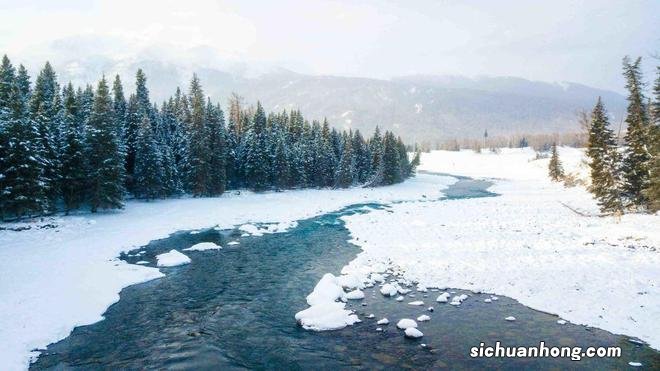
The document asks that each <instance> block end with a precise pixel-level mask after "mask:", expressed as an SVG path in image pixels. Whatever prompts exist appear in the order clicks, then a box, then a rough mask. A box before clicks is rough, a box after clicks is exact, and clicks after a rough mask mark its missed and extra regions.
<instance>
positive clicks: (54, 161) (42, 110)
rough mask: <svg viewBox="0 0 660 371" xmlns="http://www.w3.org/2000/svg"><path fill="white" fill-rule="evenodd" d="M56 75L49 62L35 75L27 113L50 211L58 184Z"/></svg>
mask: <svg viewBox="0 0 660 371" xmlns="http://www.w3.org/2000/svg"><path fill="white" fill-rule="evenodd" d="M59 90H60V88H59V85H58V84H57V76H56V75H55V71H54V70H53V68H52V66H51V65H50V63H48V62H46V65H45V66H44V68H43V69H42V70H41V72H40V73H39V75H38V76H37V80H36V83H35V85H34V91H33V93H32V97H31V101H30V114H31V118H32V120H33V121H34V122H35V123H36V125H37V129H38V131H39V138H40V140H41V147H42V148H43V153H42V156H41V157H42V160H43V162H44V164H43V178H42V180H43V182H44V187H45V193H46V196H47V198H48V201H49V202H48V206H47V208H48V209H53V208H54V204H55V201H56V200H57V196H58V194H59V187H58V186H59V184H60V175H61V174H60V161H59V159H60V157H59V156H60V148H59V143H60V138H61V135H60V128H61V127H62V123H61V122H60V121H59V119H61V117H62V116H61V114H60V110H61V108H62V107H61V104H60V99H59Z"/></svg>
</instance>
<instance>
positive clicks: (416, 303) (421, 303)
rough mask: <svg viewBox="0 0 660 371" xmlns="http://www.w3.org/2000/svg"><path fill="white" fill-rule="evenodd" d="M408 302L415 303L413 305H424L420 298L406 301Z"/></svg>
mask: <svg viewBox="0 0 660 371" xmlns="http://www.w3.org/2000/svg"><path fill="white" fill-rule="evenodd" d="M408 304H410V305H415V306H420V305H424V302H423V301H421V300H417V301H411V302H410V303H408Z"/></svg>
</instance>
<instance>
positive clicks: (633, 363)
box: [628, 362, 642, 367]
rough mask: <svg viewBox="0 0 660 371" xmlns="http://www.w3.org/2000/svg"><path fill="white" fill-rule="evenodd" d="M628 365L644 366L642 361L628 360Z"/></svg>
mask: <svg viewBox="0 0 660 371" xmlns="http://www.w3.org/2000/svg"><path fill="white" fill-rule="evenodd" d="M628 365H629V366H632V367H642V362H628Z"/></svg>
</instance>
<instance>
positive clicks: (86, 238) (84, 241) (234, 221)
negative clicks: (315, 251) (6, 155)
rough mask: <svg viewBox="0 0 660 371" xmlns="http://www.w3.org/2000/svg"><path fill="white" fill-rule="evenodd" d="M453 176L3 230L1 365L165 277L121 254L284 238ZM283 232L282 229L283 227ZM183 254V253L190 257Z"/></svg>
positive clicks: (157, 207) (234, 198) (429, 193)
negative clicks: (221, 235) (294, 229)
mask: <svg viewBox="0 0 660 371" xmlns="http://www.w3.org/2000/svg"><path fill="white" fill-rule="evenodd" d="M454 181H455V179H454V178H450V177H437V176H431V175H421V176H418V177H416V178H415V179H411V180H409V181H406V182H405V183H402V184H397V185H394V186H390V187H381V188H374V189H362V188H355V189H348V190H301V191H289V192H279V193H262V194H254V193H251V192H242V193H241V194H240V195H239V194H235V193H234V194H225V195H224V196H223V197H220V198H197V199H181V200H164V201H157V202H149V203H145V202H129V203H128V204H127V205H126V209H125V210H123V211H118V212H109V213H102V214H97V215H91V214H90V215H85V216H69V217H59V218H48V220H46V221H45V222H41V223H36V224H39V225H44V224H51V225H53V226H54V228H43V229H39V228H36V226H35V224H31V223H20V224H19V225H7V224H4V225H2V226H3V227H10V226H11V227H19V228H20V227H28V226H31V227H32V229H31V230H28V231H21V232H14V231H9V230H2V231H0V364H2V369H3V370H10V371H11V370H19V369H24V368H26V367H27V366H28V362H29V359H30V358H31V357H33V356H35V355H36V354H37V353H36V352H32V350H33V349H41V348H44V347H46V345H48V344H49V343H52V342H55V341H58V340H60V339H62V338H64V337H66V336H67V335H68V334H69V333H70V332H71V330H72V329H73V328H74V327H75V326H79V325H85V324H90V323H94V322H97V321H99V320H101V319H103V317H102V313H103V312H104V311H105V309H106V308H107V307H108V306H109V305H111V304H112V303H114V302H116V301H117V300H118V299H119V295H118V294H119V292H120V291H121V289H122V288H124V287H126V286H129V285H131V284H135V283H139V282H144V281H147V280H150V279H154V278H158V277H161V276H162V273H161V272H160V271H159V270H158V269H155V268H149V267H143V266H140V265H131V264H126V263H125V262H123V261H121V260H119V259H117V257H118V255H119V254H120V252H122V251H126V250H130V249H132V248H135V247H139V246H143V245H146V244H147V243H148V242H149V241H152V240H154V239H159V238H164V237H167V236H168V235H169V234H170V233H173V232H176V231H180V230H193V229H201V228H210V227H214V226H218V227H219V228H223V229H225V228H232V227H234V226H239V225H242V224H245V223H274V224H271V225H270V227H269V228H268V229H267V230H264V229H259V230H257V229H256V228H250V227H249V226H244V227H243V228H242V229H245V230H253V231H252V232H255V233H254V234H260V233H266V232H278V231H283V230H285V229H286V228H289V227H291V226H295V221H296V220H300V219H305V218H310V217H313V216H316V215H321V214H324V213H327V212H331V211H335V210H339V209H341V208H342V207H344V206H348V205H351V204H355V203H363V202H384V203H387V202H391V201H396V200H416V199H419V198H421V197H423V196H426V197H439V196H441V189H442V188H444V187H446V186H447V185H448V184H451V183H452V182H454ZM280 227H282V228H280ZM184 253H185V252H184Z"/></svg>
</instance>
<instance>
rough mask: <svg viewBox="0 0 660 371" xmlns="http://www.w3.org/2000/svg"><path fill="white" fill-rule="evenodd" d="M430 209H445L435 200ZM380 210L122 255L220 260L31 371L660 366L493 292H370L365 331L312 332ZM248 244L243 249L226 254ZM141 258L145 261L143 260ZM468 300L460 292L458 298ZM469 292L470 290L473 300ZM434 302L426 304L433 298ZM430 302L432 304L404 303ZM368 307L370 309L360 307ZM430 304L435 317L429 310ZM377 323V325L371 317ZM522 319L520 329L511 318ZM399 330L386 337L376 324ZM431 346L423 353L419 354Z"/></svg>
mask: <svg viewBox="0 0 660 371" xmlns="http://www.w3.org/2000/svg"><path fill="white" fill-rule="evenodd" d="M488 185H489V184H488V183H486V182H483V181H475V180H471V179H468V178H461V179H460V181H459V182H457V183H456V184H454V185H453V186H451V187H450V188H449V189H448V190H446V191H445V194H446V195H447V198H466V197H488V196H494V195H493V194H492V193H489V192H487V191H486V188H487V187H488ZM428 202H443V201H442V200H431V201H428ZM379 207H382V206H380V205H375V204H371V205H369V204H360V205H352V206H350V207H347V208H345V209H343V210H341V211H338V212H334V213H329V214H325V215H322V216H319V217H316V218H312V219H308V220H303V221H300V222H299V224H298V226H297V227H295V228H293V229H291V230H289V231H287V232H285V233H277V234H267V235H264V236H260V237H241V232H239V231H237V230H229V231H216V230H213V229H210V230H207V231H204V232H202V233H198V234H191V233H189V232H188V231H184V232H179V233H176V234H173V235H171V236H170V237H168V238H166V239H162V240H157V241H153V242H151V243H150V244H149V245H148V246H145V247H143V248H140V249H136V250H135V251H133V252H129V253H128V254H124V255H122V256H121V258H122V259H123V260H126V261H127V262H130V263H136V262H137V261H140V260H146V261H149V262H150V264H149V265H151V266H154V265H155V256H156V255H157V254H160V253H163V252H166V251H169V250H171V249H177V250H182V249H184V248H187V247H190V246H192V245H193V244H196V243H199V242H207V241H209V242H216V243H218V244H220V245H221V246H223V249H222V250H210V251H199V252H192V251H189V252H186V255H188V256H189V257H190V258H191V259H192V263H191V264H188V265H184V266H180V267H173V268H162V270H163V271H164V272H165V273H166V277H164V278H160V279H157V280H153V281H150V282H146V283H142V284H138V285H134V286H130V287H127V288H125V289H124V290H122V292H121V295H120V297H121V298H120V300H119V301H118V302H117V303H115V304H113V305H112V306H111V307H109V308H108V310H107V311H106V313H105V314H104V317H105V320H103V321H101V322H98V323H95V324H92V325H89V326H81V327H77V328H76V329H75V330H74V331H73V332H72V333H71V335H70V336H69V337H67V338H66V339H64V340H62V341H60V342H57V343H54V344H51V345H50V346H49V347H48V348H47V350H46V351H45V352H43V353H42V355H41V356H40V357H39V358H38V360H37V361H36V362H35V363H34V364H32V366H31V369H34V370H48V369H55V370H67V369H75V370H96V369H99V370H101V369H145V368H147V369H194V370H206V369H208V370H219V369H221V370H230V369H246V368H247V369H286V370H295V369H342V368H360V369H401V368H414V369H436V368H445V367H449V368H452V369H457V368H458V369H474V368H508V369H521V368H533V369H538V368H541V369H551V368H561V369H565V368H590V369H612V368H625V367H628V362H629V361H639V362H642V363H643V364H644V366H645V367H649V368H656V369H657V368H660V353H658V352H657V351H655V350H653V349H650V348H648V347H647V346H644V345H639V344H634V343H632V342H630V341H629V339H628V338H627V337H624V336H618V335H613V334H610V333H608V332H605V331H602V330H598V329H594V328H588V327H584V326H577V325H571V324H566V325H558V324H557V322H556V321H557V319H558V318H557V317H556V316H554V315H551V314H547V313H543V312H539V311H534V310H532V309H529V308H527V307H525V306H523V305H521V304H519V303H517V302H516V301H515V300H512V299H509V298H506V297H500V299H499V300H498V301H496V302H493V303H490V304H487V303H484V302H483V299H484V298H486V297H490V295H486V294H472V293H469V294H470V295H471V296H470V298H468V300H466V301H465V302H464V303H463V304H462V305H461V306H460V307H453V306H450V305H447V304H438V303H435V301H434V299H435V297H436V296H437V293H435V292H428V293H415V292H414V290H413V293H412V294H413V295H415V297H414V298H413V297H409V298H406V300H405V301H404V302H396V301H395V300H394V299H391V298H384V297H383V296H382V295H380V294H379V293H377V291H374V290H375V289H366V290H365V294H366V297H365V299H364V300H362V301H353V302H350V303H349V308H350V309H354V310H355V311H356V312H357V313H358V314H359V315H360V318H361V319H362V322H361V323H358V324H356V325H354V326H350V327H347V328H345V329H342V330H337V331H329V332H320V333H319V332H310V331H305V330H303V329H302V328H300V327H299V326H297V325H296V323H295V320H294V314H295V313H296V312H298V311H300V310H302V309H305V308H307V304H306V302H305V297H306V296H307V294H309V293H310V292H311V290H312V288H313V287H314V285H315V284H316V283H317V282H318V280H319V279H320V278H321V276H322V275H323V274H325V273H327V272H331V273H334V274H338V273H339V272H340V270H341V268H342V267H343V266H344V265H346V264H347V263H348V262H349V261H351V260H352V259H353V258H354V257H355V255H356V254H357V253H358V252H359V249H358V248H357V247H356V246H354V245H352V244H350V243H348V242H347V240H348V239H349V235H348V231H347V230H346V228H345V227H344V225H343V222H342V221H341V220H340V219H339V218H340V217H341V216H342V215H347V214H350V213H356V212H369V208H379ZM229 241H239V242H240V244H239V245H228V242H229ZM138 251H144V253H143V254H142V255H139V256H134V253H136V252H138ZM454 291H456V292H457V293H462V292H463V291H462V290H460V289H457V290H454ZM466 293H468V292H466ZM425 295H427V296H426V297H425ZM413 300H423V301H425V304H426V305H425V306H422V307H414V306H410V305H408V304H406V303H407V302H409V301H413ZM363 303H364V304H366V305H363ZM429 305H433V306H434V307H435V311H434V312H432V313H430V312H427V310H426V308H427V307H428V306H429ZM372 313H373V314H374V315H375V318H374V319H368V318H367V315H369V314H372ZM421 314H428V315H430V316H431V318H432V319H431V321H429V322H425V323H423V324H421V325H420V328H421V329H422V331H423V332H424V337H423V338H422V339H421V340H409V339H405V338H404V337H403V336H402V333H401V332H400V331H399V330H397V329H396V328H395V326H394V323H396V320H398V319H399V318H403V317H407V318H416V317H417V316H419V315H421ZM510 315H513V316H515V317H516V318H517V321H515V322H507V321H503V320H502V319H503V318H504V317H506V316H510ZM383 317H387V318H389V320H390V322H391V323H390V325H388V326H381V327H383V328H384V331H382V332H377V331H376V330H375V329H376V327H379V326H377V325H376V321H377V320H378V319H380V318H383ZM495 341H501V342H502V343H503V344H505V345H516V346H521V345H525V346H530V345H537V344H538V343H539V341H545V343H546V344H547V345H556V346H583V347H587V346H621V347H622V350H623V355H622V357H621V358H618V359H612V358H593V359H582V360H581V361H580V362H574V361H571V360H570V359H553V358H545V359H541V360H539V359H522V358H521V359H506V360H504V359H485V358H481V359H473V358H470V357H469V349H470V347H472V346H477V345H479V343H480V342H485V343H486V344H487V345H493V344H494V342H495ZM422 344H425V345H426V346H422Z"/></svg>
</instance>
